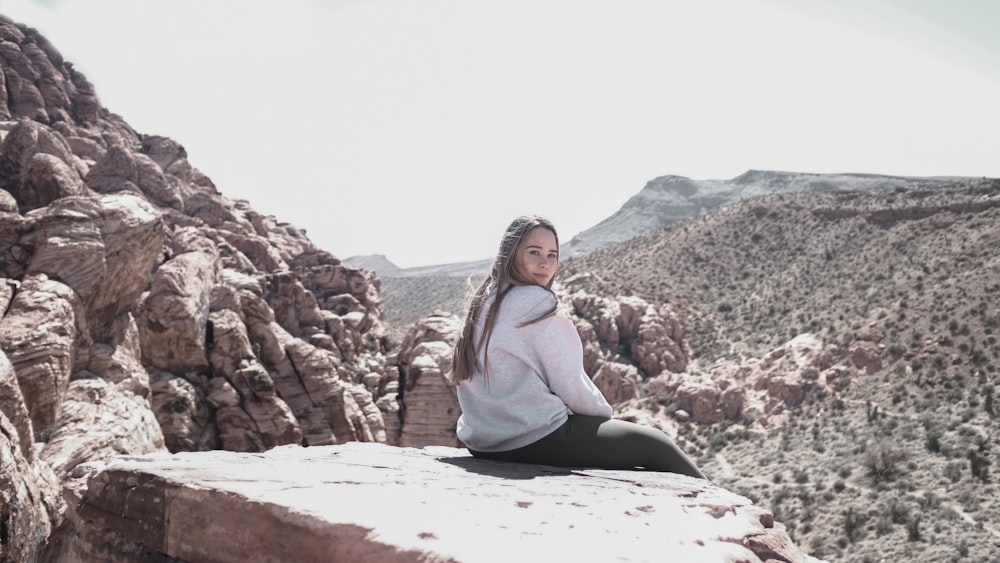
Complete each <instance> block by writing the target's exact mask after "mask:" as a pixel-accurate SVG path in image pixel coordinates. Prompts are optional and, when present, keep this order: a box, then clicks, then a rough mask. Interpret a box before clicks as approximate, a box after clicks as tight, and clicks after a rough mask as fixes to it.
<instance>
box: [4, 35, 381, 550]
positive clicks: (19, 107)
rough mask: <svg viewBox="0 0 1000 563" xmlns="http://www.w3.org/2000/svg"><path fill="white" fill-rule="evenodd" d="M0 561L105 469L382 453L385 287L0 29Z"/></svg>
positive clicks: (44, 49)
mask: <svg viewBox="0 0 1000 563" xmlns="http://www.w3.org/2000/svg"><path fill="white" fill-rule="evenodd" d="M0 73H2V75H3V78H4V80H3V81H0V83H2V87H0V88H2V89H3V92H2V93H3V95H2V96H0V281H2V283H0V288H2V289H0V314H2V318H0V391H2V393H0V427H2V429H3V432H2V434H0V438H2V441H3V447H2V451H3V472H2V474H0V475H2V477H0V487H2V490H0V523H2V526H0V531H2V533H0V560H2V561H34V560H35V559H36V558H37V556H38V554H39V553H40V552H41V549H42V547H43V546H44V544H45V541H46V537H47V536H48V535H49V532H50V531H51V529H52V528H53V527H54V526H55V525H57V524H58V523H59V522H60V521H61V519H62V518H63V516H62V513H63V505H62V504H61V502H60V500H59V497H58V494H53V493H55V492H56V491H57V490H58V487H59V482H60V480H61V479H63V478H65V476H66V475H68V473H69V472H71V471H72V470H73V468H74V467H76V466H77V465H79V464H81V463H84V462H87V461H91V460H99V459H105V458H107V457H109V456H111V455H114V454H143V453H150V452H158V451H159V452H162V451H167V450H170V451H191V450H208V449H216V448H227V449H232V450H240V451H262V450H265V449H268V448H272V447H274V446H278V445H282V444H295V445H321V444H336V443H341V442H345V441H351V440H370V441H384V440H385V436H384V433H385V430H384V424H383V422H382V419H381V413H380V411H379V410H378V408H377V407H376V406H375V404H374V398H373V397H372V395H371V393H370V392H369V391H368V390H367V389H366V388H365V387H364V386H363V384H362V380H363V379H364V376H365V375H367V374H368V373H371V372H374V371H378V370H377V369H376V368H375V367H373V366H381V365H382V363H383V360H382V355H383V354H385V353H386V352H387V351H388V348H389V342H388V339H387V338H386V336H385V329H384V327H383V326H382V323H381V318H382V304H381V299H380V296H379V292H378V284H379V281H378V279H377V278H376V277H374V275H372V274H371V273H369V272H366V271H364V270H359V269H357V268H351V267H347V266H345V265H343V264H342V263H341V262H340V261H339V260H338V259H337V258H336V257H334V256H333V255H331V254H329V253H328V252H325V251H322V250H320V249H317V248H315V247H314V246H313V245H312V243H311V242H310V241H309V239H308V238H307V237H306V236H305V235H304V233H302V232H301V231H299V230H298V229H296V228H295V227H293V226H291V225H288V224H284V223H279V222H278V221H277V220H276V219H275V218H274V217H269V216H263V215H261V214H259V213H256V212H255V211H253V210H252V209H250V208H249V206H248V205H247V204H246V203H245V202H242V201H238V200H231V199H228V198H226V197H225V196H223V195H222V194H221V193H220V192H219V191H218V190H216V188H215V186H214V185H213V183H212V182H211V180H210V179H209V178H207V177H206V176H204V175H203V174H201V173H200V172H199V171H198V170H197V169H196V168H195V167H193V166H192V165H191V164H190V163H189V162H188V160H187V154H186V152H185V151H184V148H183V147H182V146H181V145H179V144H178V143H176V142H174V141H172V140H170V139H167V138H164V137H157V136H152V135H143V134H139V133H137V132H135V131H134V130H132V128H131V127H129V126H128V124H127V123H126V122H125V121H124V120H123V119H121V118H120V117H118V116H116V115H114V114H112V113H110V112H108V111H107V110H106V109H104V108H103V107H102V106H101V104H100V101H99V99H98V98H97V95H96V93H95V92H94V89H93V87H92V85H91V84H90V83H89V82H88V81H87V80H86V78H85V77H84V76H82V75H81V74H80V73H78V72H77V71H75V70H74V69H73V68H72V66H71V65H70V64H69V63H67V62H65V61H64V60H63V59H62V57H61V55H60V54H59V53H58V51H57V50H56V49H55V48H54V47H53V46H52V45H51V44H50V43H49V42H48V41H47V40H46V39H45V38H44V37H42V36H41V35H39V34H38V33H37V31H36V30H34V29H32V28H28V27H25V26H23V25H19V24H16V23H14V22H12V21H10V20H9V19H6V18H3V17H0Z"/></svg>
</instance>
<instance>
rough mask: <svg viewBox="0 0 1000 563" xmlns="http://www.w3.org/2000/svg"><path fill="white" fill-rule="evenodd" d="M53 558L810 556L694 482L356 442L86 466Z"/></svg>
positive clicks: (765, 522)
mask: <svg viewBox="0 0 1000 563" xmlns="http://www.w3.org/2000/svg"><path fill="white" fill-rule="evenodd" d="M65 494H66V497H67V500H68V504H69V510H68V512H67V521H66V522H65V525H64V527H63V529H61V530H60V531H59V532H58V533H57V534H56V535H55V537H54V538H53V539H54V540H55V544H56V545H51V546H50V547H55V548H56V549H55V550H54V551H55V553H53V552H52V551H50V554H52V555H54V557H51V558H50V560H56V561H94V560H102V561H139V560H143V561H149V560H156V561H177V560H181V561H191V562H194V561H217V562H230V561H233V562H236V561H238V562H240V563H251V562H257V561H275V562H276V561H299V562H310V561H316V562H319V561H322V562H330V561H365V562H369V563H372V562H375V563H380V562H401V561H435V562H437V561H463V562H475V561H517V560H537V558H538V557H539V556H540V555H542V554H545V555H553V556H557V557H558V559H559V560H564V561H610V560H617V561H655V560H663V558H664V557H669V559H671V560H675V561H682V560H683V561H734V562H735V561H748V562H756V561H769V560H770V561H815V560H814V559H812V558H810V557H808V556H806V555H804V554H803V553H802V552H801V551H800V550H799V549H798V547H796V546H795V545H794V544H793V543H792V541H791V540H790V538H789V536H788V534H787V533H786V531H785V529H784V527H783V526H782V525H781V524H780V523H776V522H774V518H773V515H772V514H771V513H770V512H767V511H766V510H764V509H762V508H759V507H757V506H755V505H753V504H752V503H751V502H750V501H749V500H748V499H746V498H744V497H742V496H739V495H736V494H734V493H731V492H728V491H726V490H724V489H720V488H718V487H715V486H713V485H711V484H709V483H707V482H705V481H700V480H697V479H692V478H689V477H684V476H679V475H673V474H666V473H651V472H641V471H605V470H589V469H588V470H580V469H574V470H569V469H561V468H555V467H548V466H540V465H527V464H513V463H501V462H492V461H485V460H477V459H475V458H473V457H471V456H469V454H468V453H467V452H466V451H465V450H462V449H457V448H449V447H440V446H433V447H426V448H400V447H394V446H387V445H384V444H377V443H363V442H351V443H346V444H342V445H337V446H318V447H298V446H282V447H278V448H274V449H272V450H269V451H267V452H264V453H235V452H228V451H221V450H219V451H211V452H198V453H179V454H151V455H146V456H122V457H118V458H114V459H112V460H110V461H108V462H104V463H90V464H84V465H81V466H79V467H78V468H77V470H76V471H75V472H74V475H73V478H72V479H70V480H69V481H68V486H67V488H66V491H65Z"/></svg>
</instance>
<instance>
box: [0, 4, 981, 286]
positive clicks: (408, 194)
mask: <svg viewBox="0 0 1000 563" xmlns="http://www.w3.org/2000/svg"><path fill="white" fill-rule="evenodd" d="M0 13H3V14H4V15H6V16H8V17H10V18H12V19H13V20H15V21H17V22H20V23H23V24H27V25H29V26H31V27H35V28H37V29H38V30H39V31H41V32H42V34H43V35H45V36H46V37H47V38H48V39H49V40H50V41H51V42H52V43H53V45H54V46H55V47H56V49H58V50H59V51H60V52H61V53H62V54H63V56H64V57H65V58H66V60H68V61H70V62H71V63H73V65H74V67H75V68H77V69H78V70H80V71H81V72H82V73H83V74H84V75H86V76H87V78H88V79H89V80H90V81H91V82H92V83H93V84H94V86H95V89H96V91H97V94H98V96H99V97H100V100H101V102H102V104H103V105H104V106H105V107H106V108H108V109H109V110H110V111H112V112H114V113H117V114H119V115H121V116H122V117H123V118H124V119H125V120H126V121H127V122H128V123H129V124H131V125H132V126H133V127H134V128H135V129H136V130H137V131H138V132H140V133H147V134H157V135H164V136H167V137H170V138H172V139H174V140H176V141H178V142H179V143H181V144H182V145H184V147H185V148H186V149H187V151H188V155H189V160H190V162H191V163H192V165H193V166H195V167H196V168H198V169H200V170H201V171H202V172H204V173H205V174H207V175H208V176H209V177H211V178H212V180H213V181H214V182H215V184H216V186H217V188H218V189H219V191H220V192H222V193H223V195H225V196H227V197H229V198H231V199H247V200H249V201H250V203H251V206H252V207H253V208H254V209H255V210H257V211H258V212H261V213H264V214H268V215H274V216H275V217H277V219H278V220H281V221H287V222H290V223H292V224H294V225H296V226H298V227H301V228H304V229H306V230H307V232H308V234H309V237H310V238H311V239H312V240H313V242H315V243H316V244H317V245H318V246H320V247H321V248H324V249H325V250H328V251H330V252H332V253H333V254H334V255H336V256H338V257H340V258H347V257H349V256H352V255H357V254H384V255H386V256H387V257H388V258H389V259H390V260H392V261H393V262H394V263H396V264H397V265H399V266H401V267H413V266H422V265H433V264H445V263H451V262H459V261H466V260H478V259H484V258H490V257H492V256H493V254H494V253H495V251H496V249H497V246H498V244H499V240H500V235H501V233H502V231H503V229H504V228H505V227H506V226H507V224H508V223H509V222H510V220H511V219H513V218H514V217H515V216H517V215H520V214H522V213H539V214H542V215H546V216H548V217H549V218H550V219H552V220H553V221H554V222H555V224H556V226H557V227H558V229H559V231H560V236H561V239H562V240H563V241H564V242H565V241H568V240H569V239H570V238H571V237H572V236H573V235H575V234H577V233H578V232H580V231H582V230H585V229H587V228H589V227H591V226H593V225H595V224H597V223H598V222H600V221H601V220H603V219H605V218H606V217H608V216H610V215H611V214H613V213H614V212H615V211H617V210H618V209H619V208H620V207H621V205H622V204H623V203H625V201H626V200H627V199H628V198H630V197H631V196H633V195H635V194H636V193H638V192H639V191H640V190H641V189H642V187H643V186H644V185H645V184H646V182H647V181H649V180H651V179H653V178H655V177H657V176H663V175H667V174H676V175H681V176H688V177H690V178H694V179H699V180H705V179H728V178H732V177H735V176H737V175H739V174H742V173H743V172H745V171H746V170H749V169H766V170H785V171H794V172H813V173H839V172H864V173H875V174H890V175H905V176H988V177H1000V102H998V101H997V100H1000V33H997V30H998V29H1000V2H996V1H994V0H728V1H727V0H648V1H642V0H602V1H597V0H451V1H447V0H419V1H414V0H281V1H277V0H271V1H265V0H170V1H165V0H48V1H37V0H36V1H34V2H32V1H29V0H0Z"/></svg>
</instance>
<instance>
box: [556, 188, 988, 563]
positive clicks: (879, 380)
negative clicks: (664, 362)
mask: <svg viewBox="0 0 1000 563" xmlns="http://www.w3.org/2000/svg"><path fill="white" fill-rule="evenodd" d="M561 279H563V280H566V279H572V280H573V285H574V287H576V288H579V289H583V290H586V291H588V292H593V293H597V294H626V295H629V294H631V295H639V296H643V297H645V298H647V299H650V300H654V301H657V302H664V303H669V304H671V305H672V306H673V307H674V308H675V309H676V310H678V311H681V312H682V317H683V318H684V319H685V321H686V328H687V330H688V338H689V341H690V343H691V347H692V351H693V355H694V362H693V365H692V366H690V367H689V369H688V375H687V376H686V377H692V378H697V377H700V376H702V375H709V376H712V375H714V374H716V373H719V372H721V371H725V367H724V366H727V365H728V366H730V367H732V366H735V369H737V370H738V369H749V368H748V366H757V365H762V364H766V363H768V362H770V361H772V360H773V358H774V356H775V355H776V354H775V352H773V351H774V350H776V349H780V350H784V349H783V348H780V347H781V346H782V345H783V344H784V343H786V342H788V341H790V340H791V339H793V338H795V337H797V336H798V337H800V338H801V335H809V336H810V337H812V338H815V339H816V340H817V341H818V342H820V343H821V344H822V346H825V347H826V348H825V350H826V351H827V352H829V353H834V354H836V353H838V352H840V351H844V350H847V349H848V348H852V349H855V350H867V351H868V354H867V356H862V355H859V356H858V357H857V358H855V360H856V363H857V364H858V365H864V368H865V369H863V370H859V371H858V372H855V373H852V374H849V375H847V376H846V377H842V378H840V380H839V381H837V382H836V383H835V384H833V385H829V387H828V388H827V390H826V391H825V393H814V394H810V393H809V391H808V389H807V391H806V399H805V401H804V402H803V403H802V404H801V405H800V406H798V407H797V408H794V409H790V410H789V413H788V418H787V420H785V421H784V422H783V423H781V424H772V425H771V426H770V427H769V428H760V425H759V424H754V421H753V420H752V413H748V412H744V413H743V414H742V415H741V416H740V417H739V418H737V419H736V420H731V421H729V422H728V423H725V424H717V425H702V426H699V427H695V428H694V429H693V430H692V431H691V432H690V433H689V434H686V436H685V437H686V438H687V440H688V447H689V448H691V449H692V450H695V451H696V452H697V453H698V455H699V461H700V462H701V463H702V464H703V466H704V467H706V468H707V471H708V472H709V474H710V475H713V476H714V478H715V479H717V480H718V481H719V482H720V483H721V484H723V485H724V486H727V487H730V488H732V489H734V490H737V491H741V492H743V493H745V494H747V495H748V496H751V498H755V499H758V500H760V501H761V502H762V503H763V504H765V505H767V506H770V507H772V508H774V509H775V511H776V513H777V514H778V516H779V517H780V518H781V519H782V521H784V522H786V524H788V525H789V526H790V527H792V528H793V536H794V537H795V539H796V540H797V541H798V542H800V543H802V544H803V545H805V546H807V548H808V549H809V551H810V553H812V554H813V555H815V556H818V557H824V558H828V559H829V560H833V561H884V560H901V559H904V558H905V559H909V560H913V561H996V560H998V558H1000V526H998V525H997V524H996V518H995V515H996V514H998V513H1000V495H998V490H997V485H996V484H995V481H996V478H995V475H994V474H993V472H991V471H990V469H991V467H993V466H994V465H993V463H992V462H993V460H994V459H995V456H996V451H997V447H996V446H997V444H996V442H997V439H998V436H1000V423H998V415H1000V407H998V406H997V405H996V398H995V397H996V387H997V380H998V377H1000V346H998V344H997V333H998V331H1000V307H998V303H997V297H996V296H997V294H998V291H1000V180H993V179H982V180H975V181H973V180H969V181H960V182H954V183H948V184H944V185H941V186H938V187H905V186H899V187H895V188H891V189H887V190H876V191H868V192H831V193H798V194H779V195H770V196H762V197H759V198H751V199H748V200H745V201H741V202H738V203H735V204H732V205H729V206H726V207H724V208H722V209H720V210H718V211H715V212H711V213H708V214H705V215H703V216H699V217H697V218H693V219H689V220H686V221H682V222H680V223H677V224H676V225H674V226H671V227H667V228H664V229H661V230H657V231H654V232H651V233H649V234H646V235H644V236H640V237H638V238H635V239H632V240H630V241H627V242H625V243H623V244H621V245H617V246H613V247H609V248H605V249H602V250H599V251H596V252H594V253H592V254H590V255H588V256H586V257H582V258H576V259H572V260H569V261H566V262H565V263H564V264H563V266H562V271H561ZM781 353H783V352H781ZM769 354H770V356H769ZM720 366H723V367H720ZM822 367H823V365H822V364H820V368H822ZM834 375H835V374H833V373H826V372H824V373H823V375H822V377H823V379H824V380H825V381H827V383H830V382H832V381H834V378H833V376H834ZM802 376H803V377H804V378H806V379H809V378H810V377H812V378H814V379H815V378H818V377H820V370H818V369H811V368H810V369H807V370H805V371H803V372H802ZM831 390H832V392H831ZM647 403H658V404H660V405H662V406H663V408H665V409H667V410H670V409H672V408H676V407H675V405H672V403H673V399H672V398H671V397H670V396H662V395H659V396H655V395H648V399H647ZM685 428H690V427H681V430H682V432H683V431H684V430H685Z"/></svg>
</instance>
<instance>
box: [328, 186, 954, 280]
mask: <svg viewBox="0 0 1000 563" xmlns="http://www.w3.org/2000/svg"><path fill="white" fill-rule="evenodd" d="M962 179H963V178H961V177H945V176H932V177H916V176H889V175H881V174H859V173H842V174H813V173H805V172H784V171H776V170H748V171H747V172H744V173H743V174H740V175H739V176H737V177H735V178H732V179H730V180H692V179H691V178H687V177H685V176H675V175H667V176H660V177H658V178H654V179H653V180H650V181H649V182H647V183H646V185H645V186H644V187H643V188H642V189H641V190H640V191H639V192H638V193H637V194H635V195H634V196H632V197H631V198H630V199H629V200H628V201H626V202H625V204H624V205H622V207H621V208H620V209H619V210H618V211H616V212H615V213H613V214H612V215H610V216H609V217H608V218H607V219H604V220H603V221H601V222H600V223H598V224H596V225H594V226H593V227H590V228H589V229H587V230H585V231H582V232H580V233H578V234H577V235H576V236H574V237H573V238H572V239H570V240H569V241H568V242H566V243H564V244H563V245H562V248H561V252H562V255H563V257H564V258H572V257H575V256H583V255H586V254H589V253H591V252H593V251H595V250H600V249H602V248H605V247H608V246H611V245H614V244H618V243H621V242H625V241H627V240H629V239H632V238H635V237H637V236H639V235H643V234H646V233H648V232H650V231H653V230H656V229H659V228H662V227H665V226H667V225H670V224H672V223H676V222H678V221H682V220H684V219H688V218H691V217H695V216H698V215H701V214H702V213H705V212H706V211H710V210H713V209H717V208H719V207H723V206H725V205H728V204H730V203H734V202H737V201H740V200H743V199H747V198H751V197H757V196H762V195H768V194H775V193H800V192H813V193H816V192H836V191H870V190H878V189H887V188H894V187H900V186H908V187H915V186H921V185H927V186H937V185H943V184H945V183H948V182H954V181H957V180H962ZM491 261H492V258H485V259H483V260H474V261H469V262H457V263H453V264H440V265H430V266H418V267H413V268H400V267H399V266H396V265H395V264H394V263H392V261H390V260H389V259H388V258H387V257H386V256H385V255H382V254H372V255H365V256H352V257H350V258H346V259H344V260H343V262H345V263H347V264H349V265H351V266H355V267H359V268H365V269H367V270H371V271H373V272H375V273H377V274H378V275H379V276H380V277H382V278H412V277H463V278H467V277H469V276H473V275H482V274H485V273H486V272H487V271H488V269H489V267H490V263H491Z"/></svg>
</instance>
